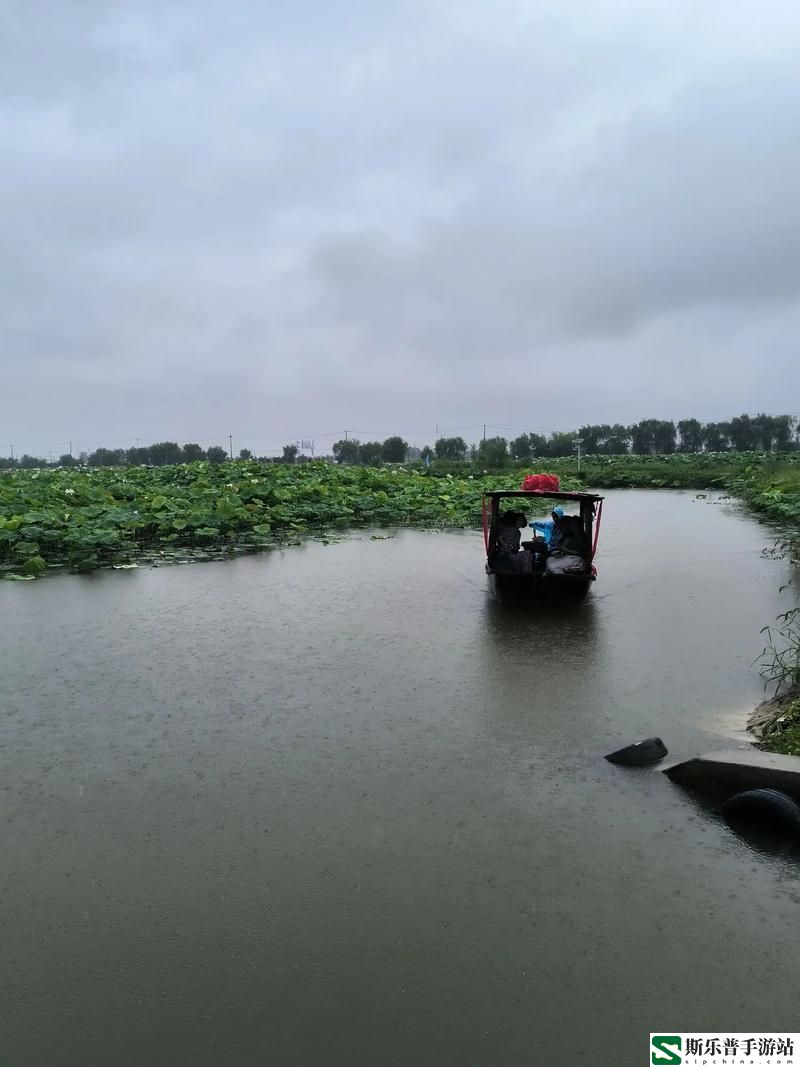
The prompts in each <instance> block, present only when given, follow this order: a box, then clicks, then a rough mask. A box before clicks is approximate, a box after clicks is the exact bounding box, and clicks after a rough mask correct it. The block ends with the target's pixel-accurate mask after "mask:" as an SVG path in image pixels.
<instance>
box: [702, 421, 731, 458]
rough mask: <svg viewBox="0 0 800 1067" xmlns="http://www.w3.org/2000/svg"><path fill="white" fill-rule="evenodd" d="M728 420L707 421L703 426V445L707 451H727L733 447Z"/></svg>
mask: <svg viewBox="0 0 800 1067" xmlns="http://www.w3.org/2000/svg"><path fill="white" fill-rule="evenodd" d="M729 434H730V426H729V425H728V423H727V422H707V423H706V424H705V426H704V427H703V446H704V448H705V450H706V451H707V452H727V451H728V450H729V449H730V447H731V442H730V436H729Z"/></svg>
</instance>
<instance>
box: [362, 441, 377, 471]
mask: <svg viewBox="0 0 800 1067" xmlns="http://www.w3.org/2000/svg"><path fill="white" fill-rule="evenodd" d="M382 456H383V445H382V444H381V443H380V441H365V442H364V444H363V445H359V446H358V462H359V463H360V464H361V465H362V466H364V467H377V466H379V464H380V462H381V459H382Z"/></svg>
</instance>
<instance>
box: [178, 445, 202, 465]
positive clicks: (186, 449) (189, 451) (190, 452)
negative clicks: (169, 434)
mask: <svg viewBox="0 0 800 1067" xmlns="http://www.w3.org/2000/svg"><path fill="white" fill-rule="evenodd" d="M205 458H206V453H205V449H203V448H201V447H200V445H196V444H188V445H184V446H183V448H182V449H181V459H182V460H183V462H184V463H196V462H197V461H198V460H201V459H205Z"/></svg>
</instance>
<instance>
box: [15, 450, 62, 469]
mask: <svg viewBox="0 0 800 1067" xmlns="http://www.w3.org/2000/svg"><path fill="white" fill-rule="evenodd" d="M2 465H3V461H2V460H0V467H2ZM58 465H59V467H77V466H78V461H77V459H75V457H74V456H73V455H72V454H71V453H70V452H65V453H64V455H63V456H59V457H58Z"/></svg>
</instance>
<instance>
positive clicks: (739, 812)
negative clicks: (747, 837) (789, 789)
mask: <svg viewBox="0 0 800 1067" xmlns="http://www.w3.org/2000/svg"><path fill="white" fill-rule="evenodd" d="M722 814H723V816H724V818H725V821H726V822H727V823H729V824H730V823H736V824H739V823H742V822H759V823H763V824H764V825H765V826H769V825H771V826H774V827H781V828H785V829H793V830H795V831H797V832H798V833H800V804H798V803H797V801H796V800H793V799H792V797H790V796H787V794H786V793H781V792H780V790H778V789H748V790H746V791H745V792H744V793H736V794H735V795H734V796H732V797H730V799H728V800H726V801H725V803H724V804H723V805H722Z"/></svg>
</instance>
